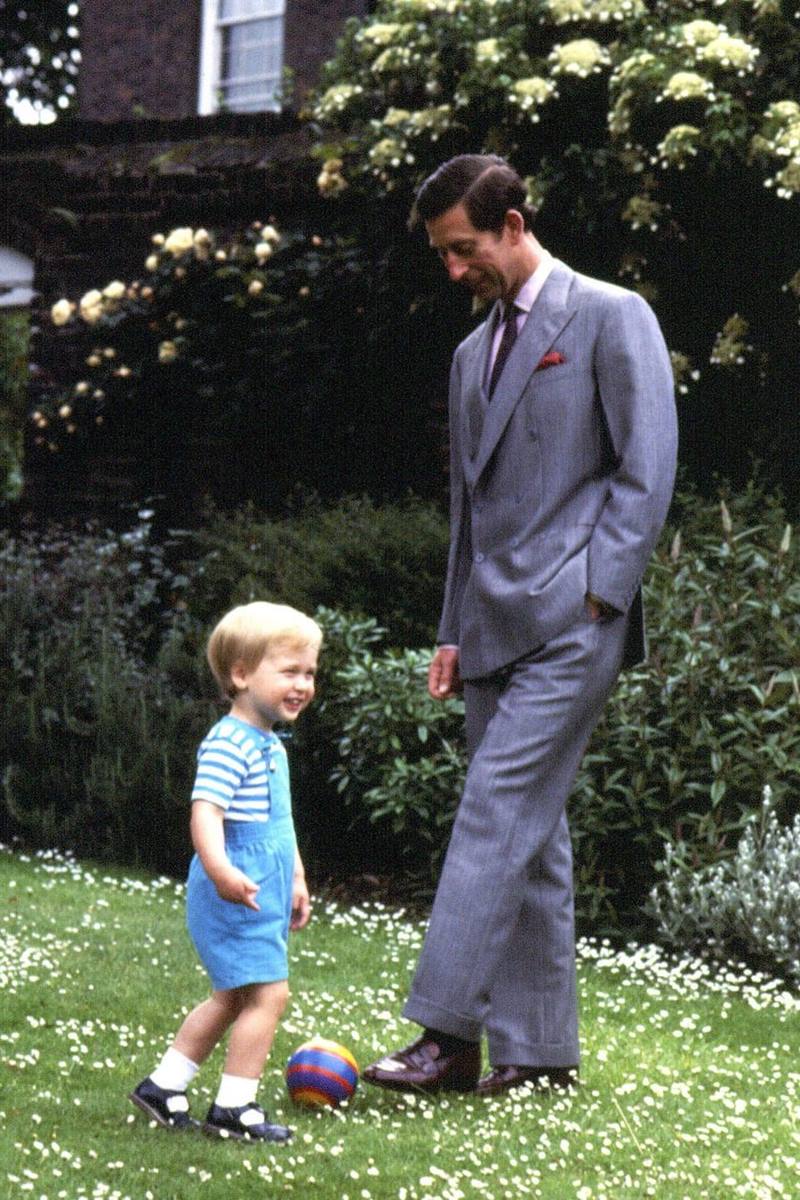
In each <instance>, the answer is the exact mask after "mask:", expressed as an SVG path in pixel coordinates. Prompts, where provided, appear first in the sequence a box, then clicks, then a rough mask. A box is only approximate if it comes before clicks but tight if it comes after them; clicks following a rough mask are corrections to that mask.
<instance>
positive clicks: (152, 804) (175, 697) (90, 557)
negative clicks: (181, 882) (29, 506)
mask: <svg viewBox="0 0 800 1200" xmlns="http://www.w3.org/2000/svg"><path fill="white" fill-rule="evenodd" d="M146 515H147V514H145V516H146ZM0 564H2V582H0V636H2V638H3V641H4V644H5V645H6V647H7V649H8V654H7V656H4V659H3V665H2V667H0V686H2V688H3V694H4V697H5V700H6V704H5V709H4V712H5V715H4V720H3V722H2V725H1V726H0V753H1V755H2V761H3V763H4V764H5V765H4V769H3V780H2V783H3V790H2V805H0V811H1V812H2V820H0V827H2V829H3V835H4V836H6V837H8V836H11V835H13V834H22V835H23V836H25V837H26V838H27V839H28V840H30V841H32V842H34V843H35V844H37V845H59V846H69V847H70V848H72V849H74V850H76V851H79V852H80V853H84V854H89V855H92V856H95V857H98V858H109V859H114V860H116V861H120V862H134V863H140V864H142V865H146V866H149V867H153V868H155V869H160V870H176V869H179V868H180V865H181V864H182V863H183V862H184V861H185V857H186V851H187V846H188V840H187V826H186V797H187V796H188V794H189V788H190V786H191V773H192V769H193V763H192V754H191V749H190V747H191V746H192V745H193V744H195V743H196V742H197V741H198V739H199V737H200V736H202V733H203V732H204V731H205V728H206V727H207V725H208V724H209V723H210V721H211V719H212V715H213V709H214V706H213V703H212V701H211V695H212V693H211V689H210V688H208V686H207V685H206V687H205V688H204V687H203V684H202V682H201V681H202V679H203V675H204V671H203V664H202V660H201V657H200V654H199V648H198V646H197V645H195V646H194V648H193V647H192V639H191V638H190V637H188V632H189V623H188V621H186V619H185V618H184V617H183V616H181V615H180V614H179V613H178V612H177V611H176V610H169V609H168V610H167V613H166V617H167V619H164V617H163V616H162V615H161V613H162V607H161V606H162V604H163V589H164V588H165V586H166V587H169V588H174V586H175V585H176V583H180V580H176V579H175V578H174V577H172V576H170V575H169V572H167V570H166V568H165V567H164V563H163V550H162V548H161V547H158V546H155V545H153V544H152V542H151V541H150V539H149V528H148V525H147V521H146V520H142V521H140V523H139V524H138V525H137V526H136V527H135V528H134V529H133V530H131V531H130V532H128V533H123V534H121V535H114V534H109V533H104V534H100V533H89V534H86V535H78V534H74V533H65V532H63V531H58V532H56V531H53V532H51V533H50V534H49V535H47V536H45V537H44V538H34V537H32V536H29V535H26V536H24V537H22V538H20V539H10V538H9V539H6V540H5V542H4V544H3V546H2V549H0ZM179 643H182V645H179Z"/></svg>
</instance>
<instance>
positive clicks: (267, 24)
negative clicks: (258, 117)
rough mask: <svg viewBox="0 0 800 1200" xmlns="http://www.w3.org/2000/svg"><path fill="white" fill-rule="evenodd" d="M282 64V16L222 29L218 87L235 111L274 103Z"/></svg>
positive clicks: (265, 106)
mask: <svg viewBox="0 0 800 1200" xmlns="http://www.w3.org/2000/svg"><path fill="white" fill-rule="evenodd" d="M282 66H283V20H282V18H281V17H273V18H269V19H267V20H261V21H247V22H245V23H243V24H241V25H228V26H224V27H223V29H222V63H221V78H220V90H221V92H222V95H223V102H224V104H225V105H226V106H227V107H229V108H232V109H235V110H238V111H258V110H259V109H265V108H274V107H276V106H277V105H276V100H275V94H276V92H277V90H278V87H279V85H280V82H281V69H282Z"/></svg>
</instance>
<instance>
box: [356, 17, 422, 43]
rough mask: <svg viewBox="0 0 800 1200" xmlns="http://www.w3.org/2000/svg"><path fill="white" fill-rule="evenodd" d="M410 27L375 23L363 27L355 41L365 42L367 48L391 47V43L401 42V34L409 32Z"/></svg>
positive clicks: (394, 23)
mask: <svg viewBox="0 0 800 1200" xmlns="http://www.w3.org/2000/svg"><path fill="white" fill-rule="evenodd" d="M411 28H412V27H411V26H410V25H406V26H403V25H399V24H397V23H396V22H391V21H387V22H380V21H376V22H375V23H374V24H373V25H365V26H364V28H363V29H360V30H359V31H358V34H357V35H356V40H357V41H359V42H366V43H367V44H368V45H369V46H391V44H392V42H396V41H399V40H401V38H402V36H403V34H404V33H405V34H407V33H408V32H409V31H410V30H411Z"/></svg>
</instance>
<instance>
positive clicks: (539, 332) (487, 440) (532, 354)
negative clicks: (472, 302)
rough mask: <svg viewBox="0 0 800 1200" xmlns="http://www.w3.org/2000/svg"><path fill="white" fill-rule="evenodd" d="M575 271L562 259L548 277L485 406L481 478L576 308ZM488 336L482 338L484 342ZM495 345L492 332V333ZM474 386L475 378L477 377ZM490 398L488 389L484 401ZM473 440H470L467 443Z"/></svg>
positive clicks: (474, 468) (477, 465)
mask: <svg viewBox="0 0 800 1200" xmlns="http://www.w3.org/2000/svg"><path fill="white" fill-rule="evenodd" d="M574 274H575V273H574V271H572V270H570V268H569V267H567V266H565V265H564V263H562V262H558V260H556V264H555V266H554V267H553V270H552V271H551V272H550V274H549V275H548V277H547V280H546V281H545V284H544V287H543V288H542V290H541V292H540V293H539V296H538V297H537V299H536V301H535V303H534V305H533V308H532V309H531V312H530V315H529V317H528V319H527V321H526V322H525V325H524V326H523V328H522V331H521V332H520V335H519V337H518V338H517V340H516V343H515V345H514V349H513V350H512V351H511V354H510V355H509V357H508V361H507V362H506V365H505V369H504V370H503V374H502V375H501V376H500V379H499V382H498V384H497V387H496V388H495V392H494V395H493V396H492V402H491V404H488V405H487V407H486V409H485V414H484V420H483V429H482V431H481V435H480V441H479V444H478V448H477V452H476V454H475V457H474V460H473V462H472V464H471V470H470V474H471V475H472V476H473V478H474V479H476V480H477V478H478V477H479V475H480V474H481V472H482V471H483V470H484V468H485V467H486V464H487V463H488V462H489V459H490V458H491V457H492V454H493V453H494V451H495V448H496V446H497V443H498V442H499V440H500V438H501V436H502V434H503V430H504V429H505V427H506V425H507V424H508V421H509V418H510V417H511V414H512V413H513V411H514V409H515V408H516V406H517V404H518V402H519V400H520V397H521V396H522V393H523V392H524V390H525V387H526V385H527V383H528V380H529V379H530V377H531V375H532V374H533V372H534V371H535V370H536V367H537V365H538V363H539V362H540V361H541V359H542V356H543V355H544V354H546V353H547V351H548V350H549V349H550V348H551V346H552V345H553V342H554V341H555V339H556V338H557V337H558V335H559V333H560V332H561V330H562V329H563V328H564V326H565V325H566V324H567V322H568V321H569V320H570V318H571V317H572V314H573V312H574V311H575V305H574V303H573V304H571V303H570V301H569V292H570V290H571V284H572V280H573V278H574ZM490 324H491V323H490V322H489V321H487V326H489V325H490ZM483 340H484V339H481V341H483ZM488 341H489V345H491V334H489V336H488ZM487 357H488V349H487V351H486V354H485V355H484V357H483V358H482V360H481V363H480V368H481V374H480V376H479V377H478V386H479V387H480V388H481V389H482V388H483V380H484V378H485V375H486V358H487ZM473 386H474V377H473ZM485 400H486V397H485V392H484V402H485ZM469 444H470V443H469V442H468V443H467V445H469Z"/></svg>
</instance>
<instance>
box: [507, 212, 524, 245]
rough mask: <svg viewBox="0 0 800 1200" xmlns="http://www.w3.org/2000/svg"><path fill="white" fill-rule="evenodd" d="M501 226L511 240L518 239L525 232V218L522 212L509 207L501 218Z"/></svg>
mask: <svg viewBox="0 0 800 1200" xmlns="http://www.w3.org/2000/svg"><path fill="white" fill-rule="evenodd" d="M503 228H504V229H505V230H506V231H507V233H508V234H509V236H510V237H511V239H512V240H513V241H515V242H517V241H519V239H520V238H521V237H523V236H524V233H525V218H524V217H523V215H522V213H521V212H519V210H518V209H516V208H509V210H508V212H507V213H506V215H505V217H504V219H503Z"/></svg>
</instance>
